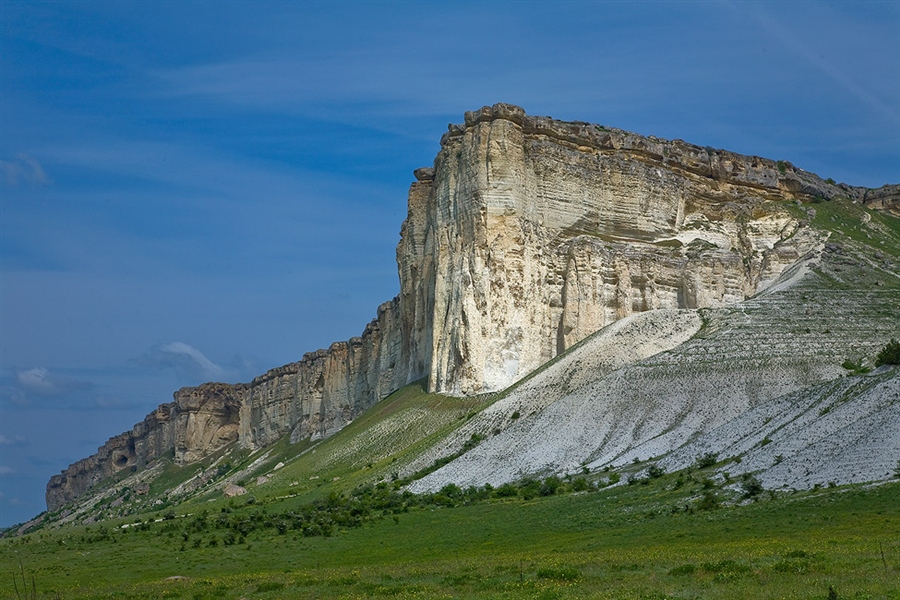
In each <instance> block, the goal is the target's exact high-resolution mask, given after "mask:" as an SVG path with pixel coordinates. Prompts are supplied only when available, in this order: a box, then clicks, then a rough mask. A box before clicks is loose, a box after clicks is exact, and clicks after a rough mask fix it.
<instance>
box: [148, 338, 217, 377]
mask: <svg viewBox="0 0 900 600" xmlns="http://www.w3.org/2000/svg"><path fill="white" fill-rule="evenodd" d="M133 362H135V363H137V364H139V365H141V366H145V367H155V368H158V369H174V370H176V371H178V372H179V373H181V374H183V375H187V376H189V377H192V378H200V379H216V380H221V379H224V378H225V377H226V376H227V372H226V370H225V369H224V368H222V367H221V366H220V365H218V364H216V363H214V362H213V361H211V360H210V359H209V358H207V357H206V355H205V354H203V353H202V352H201V351H200V350H198V349H196V348H194V347H193V346H191V345H190V344H186V343H184V342H171V343H169V344H163V345H161V346H155V347H154V348H152V349H151V350H150V351H149V352H147V353H145V354H143V355H141V356H139V357H138V358H136V359H134V360H133Z"/></svg>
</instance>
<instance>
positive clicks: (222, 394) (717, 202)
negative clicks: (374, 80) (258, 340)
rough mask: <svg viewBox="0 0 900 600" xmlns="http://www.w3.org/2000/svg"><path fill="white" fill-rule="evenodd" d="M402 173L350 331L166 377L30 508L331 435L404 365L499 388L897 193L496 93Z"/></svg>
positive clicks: (400, 376) (409, 372) (709, 291)
mask: <svg viewBox="0 0 900 600" xmlns="http://www.w3.org/2000/svg"><path fill="white" fill-rule="evenodd" d="M415 178H416V181H415V182H414V183H413V184H412V185H411V187H410V190H409V212H408V216H407V219H406V220H405V221H404V223H403V225H402V228H401V239H400V243H399V245H398V247H397V266H398V271H399V279H400V293H399V295H398V296H397V297H396V298H394V299H393V300H392V301H390V302H387V303H385V304H383V305H381V306H380V307H379V308H378V313H377V317H376V318H375V319H374V320H373V321H372V322H371V323H370V324H369V325H368V326H366V328H365V330H364V331H363V333H362V335H361V336H359V337H356V338H352V339H351V340H349V341H346V342H337V343H335V344H332V345H331V346H330V347H329V348H328V349H326V350H318V351H316V352H312V353H308V354H306V355H305V356H304V357H303V358H302V360H300V361H298V362H296V363H291V364H289V365H285V366H283V367H279V368H276V369H272V370H270V371H268V372H267V373H265V374H263V375H261V376H260V377H257V378H256V379H254V380H253V381H252V382H251V383H249V384H238V385H228V384H205V385H203V386H199V387H197V388H186V389H183V390H180V391H178V392H176V394H175V402H173V403H170V404H164V405H161V406H160V407H159V408H158V409H157V410H156V411H155V412H154V413H152V414H151V415H149V416H148V417H147V418H146V419H145V420H144V421H143V422H141V423H139V424H138V425H136V426H135V427H134V429H133V430H132V431H131V432H127V433H124V434H122V435H120V436H116V437H115V438H112V439H111V440H109V441H108V442H107V443H106V444H104V446H103V447H101V448H100V449H99V450H98V453H97V454H95V455H94V456H92V457H90V458H88V459H84V460H82V461H79V462H77V463H75V464H73V465H71V466H70V467H69V468H68V469H67V470H66V471H64V472H63V473H62V474H60V475H56V476H54V477H53V478H52V479H51V481H50V483H49V484H48V487H47V504H48V507H49V508H50V509H51V510H53V509H55V508H57V507H59V506H61V505H62V504H64V503H66V502H68V501H70V500H72V499H74V498H76V497H77V496H79V495H80V494H82V493H83V492H84V491H85V490H86V489H87V488H89V487H90V486H92V485H94V484H95V483H97V482H99V481H101V480H103V479H104V478H106V477H109V476H111V475H113V474H115V473H117V472H119V471H121V470H122V469H124V468H132V467H133V468H141V467H142V466H143V465H146V464H147V463H148V462H150V461H152V460H155V459H156V458H159V457H161V456H163V455H165V454H167V453H169V452H171V453H172V456H173V457H174V460H175V461H176V462H180V463H189V462H194V461H197V460H200V459H202V458H203V457H205V456H208V455H210V454H211V453H213V452H216V451H217V450H220V449H221V448H223V447H224V446H227V445H229V444H232V443H239V444H240V445H241V446H243V447H247V448H257V447H262V446H267V445H269V444H272V443H273V442H275V441H276V440H278V439H280V438H282V437H283V436H285V435H288V434H289V435H290V439H291V440H292V441H297V440H300V439H307V438H321V437H325V436H328V435H331V434H332V433H334V432H336V431H338V430H340V429H341V428H342V427H344V426H345V425H346V424H347V423H349V422H350V421H351V420H352V419H354V418H355V417H356V416H357V415H358V414H360V413H361V412H362V411H364V410H365V409H366V408H368V407H370V406H371V405H372V404H373V403H375V402H377V401H378V400H380V399H382V398H384V397H386V396H387V395H388V394H389V393H391V392H392V391H393V390H395V389H397V388H399V387H401V386H402V385H405V384H406V383H409V382H411V381H415V380H418V379H421V378H423V377H428V386H429V388H430V390H431V391H437V392H443V393H447V394H455V395H469V394H478V393H483V392H488V391H493V390H498V389H502V388H505V387H506V386H508V385H510V384H511V383H513V382H515V381H517V380H518V379H520V378H521V377H522V376H524V375H526V374H527V373H529V372H531V371H532V370H534V369H535V368H537V367H538V366H540V365H542V364H544V363H545V362H546V361H547V360H549V359H551V358H553V357H554V356H556V355H557V354H559V353H561V352H563V351H564V350H566V349H567V348H570V347H571V346H572V345H573V344H575V343H577V342H578V341H580V340H582V339H584V338H585V337H587V336H588V335H590V334H592V333H593V332H595V331H597V330H598V329H600V328H602V327H604V326H606V325H608V324H610V323H612V322H614V321H616V320H618V319H621V318H623V317H627V316H629V315H632V314H634V313H638V312H642V311H647V310H653V309H659V308H669V309H676V308H701V307H717V306H722V305H726V304H730V303H733V302H737V301H740V300H743V299H745V298H747V297H748V296H751V295H753V294H755V293H757V292H759V291H760V290H762V289H764V288H765V287H766V286H767V285H769V284H770V283H771V282H772V281H773V280H774V279H775V278H776V277H777V276H778V275H779V274H780V273H781V272H782V270H783V269H784V268H785V267H786V266H787V265H790V264H792V263H794V262H795V261H797V259H798V258H800V257H801V256H803V255H804V254H805V253H806V252H807V251H808V250H809V249H810V248H812V247H813V246H815V245H816V244H817V243H818V242H819V239H818V236H817V234H816V233H815V232H814V231H813V230H811V229H810V228H809V227H807V226H806V221H805V219H806V216H805V215H806V213H805V211H803V210H802V209H800V208H798V207H797V206H795V205H796V204H797V203H802V202H806V201H822V200H827V199H829V198H832V197H836V196H846V197H851V198H853V199H855V200H856V201H858V202H865V203H868V204H869V205H871V206H877V207H879V208H884V209H886V210H896V207H897V197H898V193H897V189H896V187H897V186H886V187H885V188H881V189H880V190H864V189H863V188H854V187H851V186H847V185H845V184H840V185H838V184H833V183H830V182H826V181H823V180H821V179H820V178H818V177H817V176H815V175H813V174H811V173H807V172H805V171H802V170H801V169H797V168H795V167H794V166H793V165H791V164H790V163H786V162H782V161H778V162H776V161H771V160H767V159H763V158H758V157H747V156H741V155H738V154H734V153H731V152H726V151H723V150H715V149H712V148H701V147H698V146H694V145H691V144H688V143H686V142H683V141H681V140H674V141H667V140H661V139H658V138H654V137H644V136H639V135H636V134H632V133H628V132H625V131H621V130H617V129H610V128H606V127H601V126H597V125H591V124H589V123H581V122H574V123H567V122H561V121H555V120H553V119H550V118H545V117H530V116H528V115H526V114H525V112H524V111H523V110H522V109H521V108H518V107H515V106H512V105H507V104H497V105H494V106H493V107H485V108H482V109H480V110H478V111H475V112H471V113H466V115H465V122H464V123H463V124H461V125H451V126H450V129H449V131H448V133H447V134H445V135H444V137H443V139H442V140H441V149H440V151H439V153H438V155H437V158H436V159H435V162H434V167H433V168H422V169H418V170H416V172H415Z"/></svg>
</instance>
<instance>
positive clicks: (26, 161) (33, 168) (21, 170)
mask: <svg viewBox="0 0 900 600" xmlns="http://www.w3.org/2000/svg"><path fill="white" fill-rule="evenodd" d="M0 180H2V181H3V183H7V184H9V185H18V184H19V183H30V184H34V185H48V184H49V183H50V178H49V177H47V173H45V172H44V168H43V167H42V166H41V163H39V162H38V161H37V159H35V158H34V157H33V156H29V155H27V154H25V153H19V154H18V155H17V156H16V158H15V160H0Z"/></svg>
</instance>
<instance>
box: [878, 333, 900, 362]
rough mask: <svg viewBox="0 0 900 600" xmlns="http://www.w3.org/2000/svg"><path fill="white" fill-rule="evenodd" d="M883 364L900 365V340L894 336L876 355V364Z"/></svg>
mask: <svg viewBox="0 0 900 600" xmlns="http://www.w3.org/2000/svg"><path fill="white" fill-rule="evenodd" d="M881 365H900V342H898V341H897V340H895V339H894V338H891V341H890V342H888V343H887V345H886V346H885V347H884V348H882V349H881V351H880V352H879V353H878V356H877V357H875V366H878V367H880V366H881Z"/></svg>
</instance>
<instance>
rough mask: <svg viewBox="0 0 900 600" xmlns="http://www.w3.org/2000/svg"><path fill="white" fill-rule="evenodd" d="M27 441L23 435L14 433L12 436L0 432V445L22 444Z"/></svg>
mask: <svg viewBox="0 0 900 600" xmlns="http://www.w3.org/2000/svg"><path fill="white" fill-rule="evenodd" d="M27 443H28V440H27V439H25V436H24V435H14V436H12V437H10V436H8V435H3V434H2V433H0V446H24V445H25V444H27Z"/></svg>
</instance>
